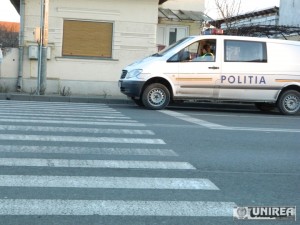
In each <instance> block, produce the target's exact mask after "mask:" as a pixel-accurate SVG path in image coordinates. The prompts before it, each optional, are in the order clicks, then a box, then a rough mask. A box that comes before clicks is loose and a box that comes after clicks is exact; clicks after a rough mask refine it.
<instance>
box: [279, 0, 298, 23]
mask: <svg viewBox="0 0 300 225" xmlns="http://www.w3.org/2000/svg"><path fill="white" fill-rule="evenodd" d="M279 14H280V18H279V24H280V25H286V26H297V27H300V17H299V15H300V1H299V0H281V1H280V11H279Z"/></svg>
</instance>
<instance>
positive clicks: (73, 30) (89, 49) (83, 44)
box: [62, 20, 113, 58]
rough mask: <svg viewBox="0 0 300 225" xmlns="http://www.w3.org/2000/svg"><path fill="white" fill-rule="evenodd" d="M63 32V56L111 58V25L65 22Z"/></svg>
mask: <svg viewBox="0 0 300 225" xmlns="http://www.w3.org/2000/svg"><path fill="white" fill-rule="evenodd" d="M63 32H64V33H63V50H62V51H63V53H62V54H63V56H89V57H102V58H111V57H112V32H113V24H112V23H104V22H90V21H75V20H65V21H64V31H63Z"/></svg>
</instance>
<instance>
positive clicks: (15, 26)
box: [0, 21, 20, 32]
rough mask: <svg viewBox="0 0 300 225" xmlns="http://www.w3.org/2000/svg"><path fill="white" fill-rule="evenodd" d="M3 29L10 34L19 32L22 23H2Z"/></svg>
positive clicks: (0, 25)
mask: <svg viewBox="0 0 300 225" xmlns="http://www.w3.org/2000/svg"><path fill="white" fill-rule="evenodd" d="M1 28H4V29H5V30H7V31H10V32H19V30H20V23H15V22H5V21H0V29H1Z"/></svg>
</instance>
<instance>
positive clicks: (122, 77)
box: [121, 70, 128, 79]
mask: <svg viewBox="0 0 300 225" xmlns="http://www.w3.org/2000/svg"><path fill="white" fill-rule="evenodd" d="M127 72H128V71H127V70H122V74H121V79H124V78H125V77H126V75H127Z"/></svg>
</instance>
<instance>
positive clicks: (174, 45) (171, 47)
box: [152, 37, 193, 57]
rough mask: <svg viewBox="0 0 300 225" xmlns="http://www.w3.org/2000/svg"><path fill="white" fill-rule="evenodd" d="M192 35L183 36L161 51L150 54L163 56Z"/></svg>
mask: <svg viewBox="0 0 300 225" xmlns="http://www.w3.org/2000/svg"><path fill="white" fill-rule="evenodd" d="M192 38H193V37H185V38H183V39H181V40H179V41H177V42H175V43H174V44H172V45H170V46H169V47H167V48H165V49H163V50H162V51H160V52H158V53H156V54H154V55H152V56H156V57H160V56H164V55H165V54H167V53H168V52H170V51H172V50H173V49H174V48H176V47H177V46H178V45H180V44H182V43H183V42H185V41H188V40H190V39H192Z"/></svg>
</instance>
